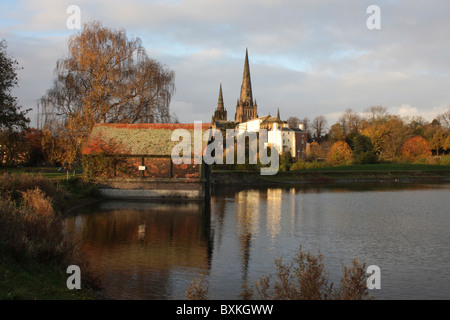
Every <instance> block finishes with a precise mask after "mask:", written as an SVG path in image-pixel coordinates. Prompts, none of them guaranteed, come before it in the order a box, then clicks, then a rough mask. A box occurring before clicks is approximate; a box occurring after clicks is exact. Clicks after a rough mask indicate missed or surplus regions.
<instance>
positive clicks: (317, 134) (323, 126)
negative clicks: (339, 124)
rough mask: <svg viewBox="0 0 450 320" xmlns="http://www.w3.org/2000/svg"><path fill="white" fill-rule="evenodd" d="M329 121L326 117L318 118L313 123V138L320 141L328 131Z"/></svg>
mask: <svg viewBox="0 0 450 320" xmlns="http://www.w3.org/2000/svg"><path fill="white" fill-rule="evenodd" d="M327 124H328V122H327V119H326V118H325V117H324V116H317V117H315V118H314V119H313V120H312V122H311V127H312V129H313V130H314V133H313V136H314V138H315V140H316V141H320V139H321V137H322V134H323V133H324V132H326V130H327Z"/></svg>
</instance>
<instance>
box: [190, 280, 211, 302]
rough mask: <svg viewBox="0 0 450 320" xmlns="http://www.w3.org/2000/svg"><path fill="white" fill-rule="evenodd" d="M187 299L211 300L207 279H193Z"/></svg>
mask: <svg viewBox="0 0 450 320" xmlns="http://www.w3.org/2000/svg"><path fill="white" fill-rule="evenodd" d="M186 298H187V299H188V300H209V298H208V286H207V285H206V284H205V279H204V278H201V279H198V278H195V279H192V282H191V285H190V286H189V287H188V288H187V290H186Z"/></svg>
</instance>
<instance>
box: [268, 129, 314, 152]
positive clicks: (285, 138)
mask: <svg viewBox="0 0 450 320" xmlns="http://www.w3.org/2000/svg"><path fill="white" fill-rule="evenodd" d="M267 135H268V137H267V144H268V145H270V146H271V147H275V148H277V150H278V152H279V153H280V154H283V153H285V152H290V153H291V156H292V157H293V158H296V159H305V158H306V147H307V144H308V139H307V134H306V132H304V131H303V130H302V129H301V125H300V127H299V128H289V127H281V128H280V127H278V124H277V123H275V124H274V125H273V128H272V130H270V131H268V134H267Z"/></svg>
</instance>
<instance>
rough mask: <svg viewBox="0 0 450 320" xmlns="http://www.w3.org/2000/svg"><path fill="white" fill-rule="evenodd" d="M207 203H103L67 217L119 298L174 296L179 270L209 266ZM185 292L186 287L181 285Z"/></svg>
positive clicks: (72, 231)
mask: <svg viewBox="0 0 450 320" xmlns="http://www.w3.org/2000/svg"><path fill="white" fill-rule="evenodd" d="M207 208H208V207H206V206H204V205H202V204H196V203H188V204H184V205H176V206H174V205H169V204H155V203H143V202H112V201H108V202H103V203H101V204H100V205H99V206H97V207H94V208H86V209H84V210H83V212H82V213H80V214H78V215H77V216H75V217H72V218H68V219H67V231H68V234H69V235H71V236H73V237H76V238H77V240H78V241H80V243H82V250H83V253H84V254H85V256H86V258H87V260H88V261H90V262H91V269H92V272H94V273H96V274H99V275H101V278H102V282H103V285H104V286H105V288H106V289H107V294H108V295H110V296H111V297H113V298H115V299H160V298H169V297H171V296H172V295H173V294H174V292H173V290H175V292H176V290H177V288H176V284H174V283H173V280H174V279H173V276H174V272H177V271H178V270H185V271H188V272H189V271H193V274H195V273H197V272H198V270H199V269H200V270H201V269H208V268H209V263H210V261H211V247H212V244H211V238H210V235H209V228H208V227H206V228H205V226H208V225H209V220H210V212H209V210H207ZM174 285H175V288H174ZM180 290H181V294H184V290H185V288H181V289H180Z"/></svg>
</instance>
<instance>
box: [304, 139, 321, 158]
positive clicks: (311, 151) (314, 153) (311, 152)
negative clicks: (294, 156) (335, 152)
mask: <svg viewBox="0 0 450 320" xmlns="http://www.w3.org/2000/svg"><path fill="white" fill-rule="evenodd" d="M306 154H307V158H308V159H311V160H317V159H321V158H324V151H323V148H322V146H321V145H320V144H319V143H317V142H316V141H314V142H312V143H310V144H309V145H308V146H307V147H306Z"/></svg>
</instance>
